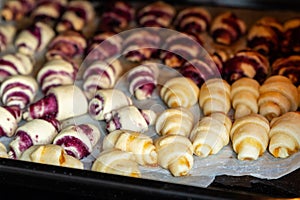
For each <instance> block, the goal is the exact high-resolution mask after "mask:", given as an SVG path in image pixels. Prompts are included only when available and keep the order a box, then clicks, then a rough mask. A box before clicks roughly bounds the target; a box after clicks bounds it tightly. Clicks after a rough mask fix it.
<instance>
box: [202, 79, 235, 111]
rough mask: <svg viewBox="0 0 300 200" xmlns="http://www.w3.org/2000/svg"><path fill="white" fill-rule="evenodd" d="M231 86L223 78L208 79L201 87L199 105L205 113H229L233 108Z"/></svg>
mask: <svg viewBox="0 0 300 200" xmlns="http://www.w3.org/2000/svg"><path fill="white" fill-rule="evenodd" d="M230 90H231V86H230V85H229V84H228V83H227V82H226V81H225V80H223V79H221V78H212V79H209V80H207V81H206V82H205V83H204V84H203V85H202V86H201V88H200V94H199V106H200V108H201V109H202V112H203V114H204V115H209V114H211V113H213V112H223V113H225V114H227V113H228V112H229V110H230V108H231V101H230Z"/></svg>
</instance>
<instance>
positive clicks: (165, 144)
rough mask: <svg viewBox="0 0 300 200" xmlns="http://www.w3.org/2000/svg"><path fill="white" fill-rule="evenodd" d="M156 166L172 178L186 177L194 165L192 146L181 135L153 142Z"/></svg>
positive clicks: (163, 137)
mask: <svg viewBox="0 0 300 200" xmlns="http://www.w3.org/2000/svg"><path fill="white" fill-rule="evenodd" d="M154 144H155V147H156V151H157V156H158V164H159V166H161V167H162V168H164V169H168V170H169V171H170V172H171V174H172V175H173V176H187V175H188V173H189V171H190V170H191V168H192V167H193V165H194V157H193V145H192V143H191V142H190V140H189V139H188V138H187V137H185V136H182V135H165V136H161V137H159V138H158V139H156V140H155V141H154Z"/></svg>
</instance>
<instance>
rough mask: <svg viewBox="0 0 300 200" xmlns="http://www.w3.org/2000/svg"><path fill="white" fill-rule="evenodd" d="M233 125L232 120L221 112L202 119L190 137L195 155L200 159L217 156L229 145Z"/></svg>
mask: <svg viewBox="0 0 300 200" xmlns="http://www.w3.org/2000/svg"><path fill="white" fill-rule="evenodd" d="M231 125H232V123H231V120H230V118H229V117H228V116H227V115H226V114H224V113H221V112H215V113H211V114H210V115H208V116H205V117H203V118H201V119H200V120H199V122H198V123H197V124H196V125H195V126H194V128H193V130H192V132H191V135H190V140H191V142H192V144H193V150H194V154H195V155H197V156H199V157H207V156H209V155H212V154H217V153H218V152H219V151H220V150H221V149H222V148H223V147H224V146H226V145H227V144H228V143H229V132H230V129H231Z"/></svg>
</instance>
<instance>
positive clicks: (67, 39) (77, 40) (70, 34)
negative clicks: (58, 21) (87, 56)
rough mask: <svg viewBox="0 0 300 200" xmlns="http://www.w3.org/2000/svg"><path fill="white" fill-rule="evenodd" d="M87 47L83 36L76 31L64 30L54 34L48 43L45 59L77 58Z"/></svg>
mask: <svg viewBox="0 0 300 200" xmlns="http://www.w3.org/2000/svg"><path fill="white" fill-rule="evenodd" d="M86 47H87V41H86V39H85V37H84V36H83V35H82V34H81V33H79V32H76V31H65V32H62V33H60V34H58V35H56V36H55V37H54V38H53V40H52V41H51V42H50V43H49V45H48V49H47V52H46V59H47V60H52V59H56V58H69V59H72V58H77V57H80V56H82V55H84V52H85V49H86Z"/></svg>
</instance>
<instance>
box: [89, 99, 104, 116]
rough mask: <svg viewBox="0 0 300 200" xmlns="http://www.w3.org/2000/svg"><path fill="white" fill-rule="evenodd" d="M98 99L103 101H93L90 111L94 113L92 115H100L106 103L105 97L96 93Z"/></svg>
mask: <svg viewBox="0 0 300 200" xmlns="http://www.w3.org/2000/svg"><path fill="white" fill-rule="evenodd" d="M94 98H96V99H97V100H99V101H100V102H101V104H99V103H91V104H90V105H89V113H90V114H91V115H92V116H97V115H99V113H100V112H101V111H102V109H103V106H102V105H103V104H104V99H103V97H101V96H100V95H95V97H94Z"/></svg>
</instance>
